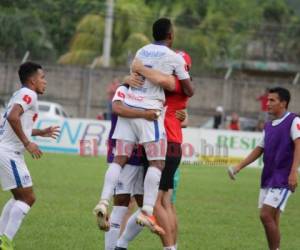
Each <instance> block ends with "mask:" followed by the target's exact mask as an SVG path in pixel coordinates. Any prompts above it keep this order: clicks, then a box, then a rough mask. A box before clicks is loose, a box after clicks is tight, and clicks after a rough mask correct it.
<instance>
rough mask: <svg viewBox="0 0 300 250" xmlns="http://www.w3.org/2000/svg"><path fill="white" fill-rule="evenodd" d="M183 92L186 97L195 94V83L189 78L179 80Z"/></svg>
mask: <svg viewBox="0 0 300 250" xmlns="http://www.w3.org/2000/svg"><path fill="white" fill-rule="evenodd" d="M179 82H180V84H181V87H182V90H183V92H184V94H185V95H186V96H188V97H192V96H193V95H194V94H195V85H194V83H193V82H192V80H191V79H190V78H188V79H184V80H179Z"/></svg>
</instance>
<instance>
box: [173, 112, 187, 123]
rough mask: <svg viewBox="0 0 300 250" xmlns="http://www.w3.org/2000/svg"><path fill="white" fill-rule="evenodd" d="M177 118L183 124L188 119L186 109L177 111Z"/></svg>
mask: <svg viewBox="0 0 300 250" xmlns="http://www.w3.org/2000/svg"><path fill="white" fill-rule="evenodd" d="M175 116H176V118H177V119H178V120H179V121H181V122H182V121H184V120H185V118H186V111H185V110H184V109H181V110H176V113H175Z"/></svg>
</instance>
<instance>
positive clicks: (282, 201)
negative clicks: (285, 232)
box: [259, 188, 291, 250]
mask: <svg viewBox="0 0 300 250" xmlns="http://www.w3.org/2000/svg"><path fill="white" fill-rule="evenodd" d="M263 192H265V196H264V197H263V195H260V197H263V198H260V204H259V207H260V208H261V210H260V219H261V222H262V224H263V226H264V229H265V233H266V238H267V241H268V245H269V248H270V250H277V249H279V247H280V231H279V217H280V213H281V212H283V211H284V208H285V206H286V203H287V200H288V198H289V196H290V194H291V192H290V191H289V190H288V189H287V188H281V189H279V188H270V189H268V190H267V191H266V190H261V194H262V193H263Z"/></svg>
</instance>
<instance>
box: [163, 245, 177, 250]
mask: <svg viewBox="0 0 300 250" xmlns="http://www.w3.org/2000/svg"><path fill="white" fill-rule="evenodd" d="M163 250H176V248H175V246H170V247H164V249H163Z"/></svg>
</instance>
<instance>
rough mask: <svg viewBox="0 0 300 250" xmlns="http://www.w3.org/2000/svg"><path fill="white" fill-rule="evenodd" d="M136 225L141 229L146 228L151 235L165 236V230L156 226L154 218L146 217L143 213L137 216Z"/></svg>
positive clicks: (151, 216)
mask: <svg viewBox="0 0 300 250" xmlns="http://www.w3.org/2000/svg"><path fill="white" fill-rule="evenodd" d="M136 223H137V224H138V225H140V226H142V227H144V226H146V227H148V228H149V229H150V230H151V232H152V233H155V234H158V235H164V234H165V230H164V229H163V228H162V227H160V226H159V225H158V224H157V222H156V219H155V217H154V216H153V215H147V214H146V213H145V212H143V211H142V212H140V214H139V215H138V216H137V218H136Z"/></svg>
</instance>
